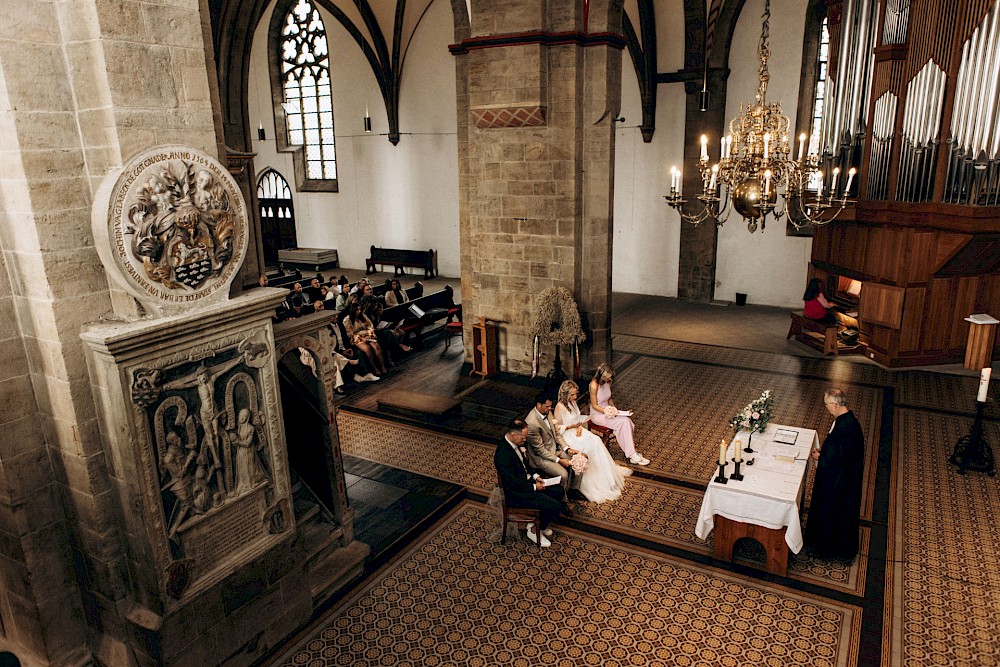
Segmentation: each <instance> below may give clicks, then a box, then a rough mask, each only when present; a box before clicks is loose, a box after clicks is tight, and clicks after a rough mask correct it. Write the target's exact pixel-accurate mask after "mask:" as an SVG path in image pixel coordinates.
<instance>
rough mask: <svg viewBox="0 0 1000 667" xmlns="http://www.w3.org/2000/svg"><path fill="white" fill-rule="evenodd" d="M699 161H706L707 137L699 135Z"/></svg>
mask: <svg viewBox="0 0 1000 667" xmlns="http://www.w3.org/2000/svg"><path fill="white" fill-rule="evenodd" d="M701 161H702V162H708V137H706V136H705V135H704V134H703V135H701Z"/></svg>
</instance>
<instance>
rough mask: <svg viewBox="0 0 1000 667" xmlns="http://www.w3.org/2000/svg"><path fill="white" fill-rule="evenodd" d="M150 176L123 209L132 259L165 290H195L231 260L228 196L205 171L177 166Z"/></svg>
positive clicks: (232, 228) (231, 225)
mask: <svg viewBox="0 0 1000 667" xmlns="http://www.w3.org/2000/svg"><path fill="white" fill-rule="evenodd" d="M180 163H181V164H182V165H184V170H183V173H182V174H180V175H177V174H175V173H174V171H173V170H172V169H171V165H165V166H163V167H161V168H160V169H159V170H158V171H156V172H154V173H153V174H152V175H151V177H150V178H149V180H148V181H146V183H144V184H143V185H142V187H140V188H139V191H138V195H137V197H136V200H135V203H134V204H132V206H131V208H130V209H129V220H130V222H131V225H130V227H129V231H130V232H131V233H132V253H133V254H134V255H135V256H136V257H139V258H141V259H142V262H143V267H144V269H145V272H146V275H147V277H149V279H150V280H152V281H153V282H158V283H162V284H163V285H164V286H165V287H168V288H170V289H179V288H187V289H191V290H196V289H198V287H199V286H200V285H201V284H202V283H204V282H205V280H207V279H208V278H209V277H210V276H213V275H219V274H220V273H221V272H222V270H223V269H224V268H225V267H226V265H227V264H228V263H229V261H230V260H231V259H232V257H233V234H234V233H235V231H236V224H235V221H234V219H233V217H232V215H231V212H230V210H229V209H230V206H229V196H228V194H227V193H226V191H225V189H224V188H223V187H222V185H221V184H220V183H219V182H218V179H216V177H215V176H214V175H213V174H212V173H211V172H209V171H207V170H204V169H203V170H200V171H197V173H196V170H195V167H194V165H193V164H190V163H188V162H184V161H180Z"/></svg>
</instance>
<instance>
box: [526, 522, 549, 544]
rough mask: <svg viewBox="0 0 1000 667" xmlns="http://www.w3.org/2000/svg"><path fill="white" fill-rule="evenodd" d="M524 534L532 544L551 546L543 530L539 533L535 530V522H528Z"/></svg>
mask: <svg viewBox="0 0 1000 667" xmlns="http://www.w3.org/2000/svg"><path fill="white" fill-rule="evenodd" d="M524 534H525V535H527V537H528V541H529V542H531V543H532V544H538V545H540V546H543V547H551V546H552V543H551V542H549V541H548V539H546V537H545V531H542V534H541V535H539V534H538V533H536V532H535V524H533V523H529V524H528V529H527V530H526V531H524Z"/></svg>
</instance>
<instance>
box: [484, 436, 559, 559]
mask: <svg viewBox="0 0 1000 667" xmlns="http://www.w3.org/2000/svg"><path fill="white" fill-rule="evenodd" d="M527 439H528V425H527V424H526V423H525V422H524V420H523V419H515V420H514V421H512V422H511V423H510V424H509V425H508V426H507V434H506V435H505V436H504V439H503V441H501V442H500V444H499V445H497V449H496V452H494V454H493V464H494V465H495V466H496V469H497V476H498V477H499V478H500V486H501V487H503V494H504V502H505V503H506V504H507V506H508V507H528V508H532V509H539V510H541V519H540V520H539V525H538V526H535V525H534V524H528V529H527V531H526V533H527V537H528V539H529V540H531V541H532V542H535V541H538V543H539V544H540V545H541V546H543V547H547V546H551V544H552V543H551V542H549V540H548V539H547V538H548V537H551V536H552V530H551V529H550V528H549V524H550V523H552V521H553V520H554V519H556V518H557V517H558V516H559V513H560V512H562V511H563V510H564V509H565V508H566V505H565V503H563V496H564V495H565V491H564V490H563V488H562V487H561V486H560V485H558V484H555V485H553V486H545V485H544V484H542V482H541V475H539V474H538V473H537V472H536V471H535V469H534V468H532V467H531V465H530V464H529V463H528V455H527V452H526V451H525V449H524V442H525V441H526V440H527ZM536 530H540V531H541V533H542V534H541V535H538V534H537V533H536V532H535V531H536Z"/></svg>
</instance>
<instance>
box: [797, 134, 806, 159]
mask: <svg viewBox="0 0 1000 667" xmlns="http://www.w3.org/2000/svg"><path fill="white" fill-rule="evenodd" d="M805 150H806V133H805V132H803V133H802V134H800V135H799V162H802V156H803V155H804V154H805Z"/></svg>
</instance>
